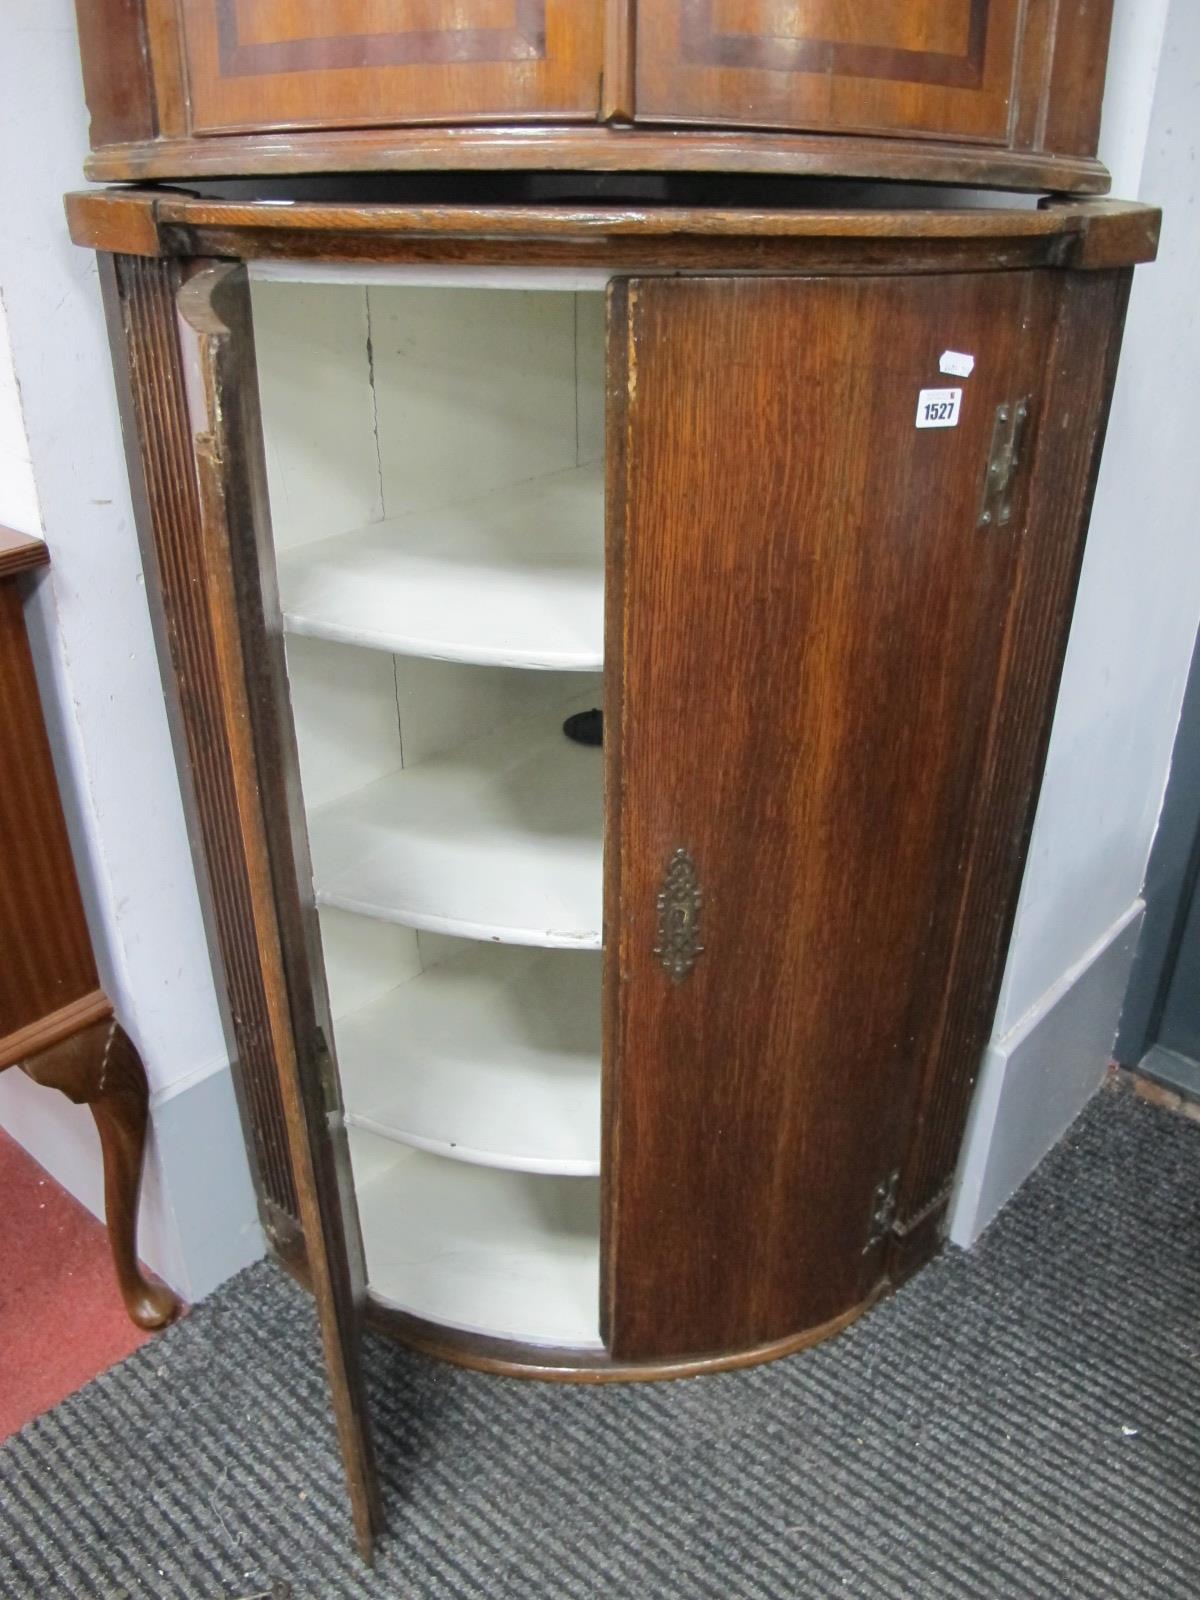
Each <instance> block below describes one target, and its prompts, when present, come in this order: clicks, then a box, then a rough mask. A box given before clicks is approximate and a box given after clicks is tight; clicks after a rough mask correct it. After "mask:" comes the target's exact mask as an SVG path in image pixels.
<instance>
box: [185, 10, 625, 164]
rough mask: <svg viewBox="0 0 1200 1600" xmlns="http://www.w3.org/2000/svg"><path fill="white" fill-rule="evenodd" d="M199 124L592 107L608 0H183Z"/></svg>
mask: <svg viewBox="0 0 1200 1600" xmlns="http://www.w3.org/2000/svg"><path fill="white" fill-rule="evenodd" d="M179 9H180V12H181V15H182V20H183V41H182V42H183V54H184V60H185V62H186V65H187V76H188V84H189V89H190V101H191V111H192V130H193V132H196V133H215V132H229V131H232V132H240V131H242V130H246V129H259V128H346V127H362V126H367V125H372V124H375V125H379V124H388V123H422V122H507V121H510V120H511V121H514V122H519V121H524V120H527V119H529V118H541V119H559V118H561V119H564V120H567V121H576V120H578V119H580V118H584V119H594V118H595V116H596V114H597V107H598V105H599V84H600V69H601V59H602V49H603V12H604V6H603V3H602V0H469V3H468V4H463V3H462V0H179Z"/></svg>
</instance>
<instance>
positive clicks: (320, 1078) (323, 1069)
mask: <svg viewBox="0 0 1200 1600" xmlns="http://www.w3.org/2000/svg"><path fill="white" fill-rule="evenodd" d="M313 1055H314V1056H315V1058H316V1066H317V1082H318V1083H319V1084H320V1086H321V1104H322V1106H323V1107H324V1109H325V1115H326V1116H327V1117H336V1116H338V1115H339V1114H340V1112H341V1109H342V1096H341V1091H340V1089H339V1088H338V1081H337V1068H336V1067H335V1065H334V1061H333V1052H332V1051H331V1050H330V1048H329V1045H328V1043H327V1041H326V1039H325V1030H324V1028H318V1029H317V1037H316V1047H315V1049H314V1051H313Z"/></svg>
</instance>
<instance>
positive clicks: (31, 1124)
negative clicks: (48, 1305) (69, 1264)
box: [0, 1063, 266, 1304]
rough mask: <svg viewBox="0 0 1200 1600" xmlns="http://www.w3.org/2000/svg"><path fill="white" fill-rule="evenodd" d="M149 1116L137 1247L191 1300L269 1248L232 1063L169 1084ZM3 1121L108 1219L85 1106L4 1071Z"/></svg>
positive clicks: (0, 1082) (0, 1089) (0, 1077)
mask: <svg viewBox="0 0 1200 1600" xmlns="http://www.w3.org/2000/svg"><path fill="white" fill-rule="evenodd" d="M150 1119H151V1130H150V1137H149V1139H148V1140H147V1145H146V1163H145V1170H144V1173H143V1177H142V1191H141V1201H140V1206H139V1213H138V1246H139V1253H140V1255H141V1257H142V1260H143V1261H145V1262H146V1264H147V1266H149V1267H150V1269H151V1270H152V1271H153V1272H156V1273H157V1274H158V1275H159V1277H161V1278H162V1279H164V1281H165V1282H167V1283H169V1284H170V1286H171V1288H172V1289H174V1290H175V1291H176V1293H177V1294H180V1295H182V1296H183V1298H184V1300H186V1301H187V1302H188V1303H189V1304H194V1303H195V1302H196V1301H197V1300H202V1299H203V1298H204V1297H205V1296H206V1295H209V1294H211V1293H212V1291H213V1290H214V1289H216V1288H218V1287H219V1286H220V1285H221V1284H222V1283H224V1282H225V1280H226V1279H227V1278H231V1277H232V1276H233V1275H234V1273H235V1272H240V1271H241V1270H242V1268H243V1267H248V1266H249V1265H250V1264H251V1263H252V1262H254V1261H257V1260H259V1259H260V1257H261V1256H262V1255H263V1254H264V1252H265V1250H266V1242H265V1240H264V1238H263V1232H262V1228H261V1227H260V1225H259V1221H258V1209H257V1206H256V1204H255V1199H254V1189H253V1186H252V1184H251V1182H250V1169H249V1165H248V1163H247V1159H246V1153H245V1147H244V1145H243V1143H242V1134H241V1125H240V1122H239V1120H238V1112H237V1104H236V1101H235V1099H234V1093H233V1080H232V1078H231V1076H230V1073H229V1069H228V1067H227V1066H225V1065H224V1064H223V1063H222V1064H221V1065H220V1066H218V1067H216V1068H215V1069H214V1070H212V1071H206V1072H203V1073H198V1074H195V1075H193V1076H192V1077H189V1078H187V1079H185V1080H184V1081H183V1082H181V1083H179V1084H176V1085H173V1086H172V1088H171V1089H170V1090H169V1091H167V1092H166V1093H165V1094H163V1095H161V1096H158V1097H155V1098H154V1099H152V1101H151V1105H150ZM0 1127H2V1128H4V1129H6V1130H7V1132H9V1133H10V1134H11V1135H12V1137H13V1138H14V1139H15V1140H16V1141H17V1143H18V1144H20V1145H22V1146H23V1147H24V1148H25V1149H26V1150H27V1151H28V1152H29V1154H30V1155H31V1156H32V1157H33V1159H34V1160H35V1161H36V1162H38V1164H39V1165H40V1166H42V1167H44V1168H45V1169H46V1171H47V1172H48V1173H49V1174H50V1176H51V1177H52V1178H53V1179H54V1180H55V1181H56V1182H57V1183H59V1184H61V1185H62V1187H63V1188H64V1189H66V1190H67V1192H68V1193H69V1194H72V1195H74V1197H75V1199H76V1200H78V1201H79V1202H80V1204H81V1205H84V1206H86V1207H87V1209H88V1210H89V1211H90V1212H92V1214H93V1215H94V1216H97V1217H99V1218H100V1219H101V1221H103V1219H104V1169H103V1164H102V1162H101V1159H100V1140H99V1138H98V1136H97V1134H96V1126H95V1123H94V1122H93V1121H92V1114H91V1112H90V1111H89V1110H88V1109H87V1107H86V1106H76V1105H72V1103H71V1102H70V1101H69V1100H67V1099H66V1098H65V1097H64V1096H63V1095H61V1094H58V1093H57V1092H54V1091H51V1090H49V1089H43V1088H40V1087H39V1086H38V1085H37V1084H34V1083H30V1081H29V1080H28V1078H26V1077H25V1075H24V1074H23V1073H22V1072H19V1071H18V1070H17V1069H16V1068H13V1069H12V1070H11V1071H9V1072H5V1073H0ZM113 1292H114V1294H115V1293H116V1290H115V1287H114V1291H113Z"/></svg>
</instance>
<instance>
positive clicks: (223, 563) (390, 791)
mask: <svg viewBox="0 0 1200 1600" xmlns="http://www.w3.org/2000/svg"><path fill="white" fill-rule="evenodd" d="M186 9H187V10H188V12H189V14H190V15H192V16H193V17H194V19H195V21H196V24H197V32H196V36H195V37H196V39H197V40H198V41H199V40H202V39H206V38H207V37H208V33H207V31H206V30H207V28H208V22H207V20H206V19H207V13H208V11H209V10H211V9H212V8H211V5H202V4H196V5H194V6H189V7H188V8H186ZM660 9H663V8H660ZM677 9H679V8H677ZM683 9H686V8H683ZM690 9H691V10H692V11H697V12H698V11H699V9H701V8H695V7H693V8H690ZM983 9H984V10H988V9H989V8H987V7H984V8H983ZM547 10H548V11H553V10H554V8H553V7H548V8H547ZM990 10H991V11H992V12H993V13H995V14H996V15H997V16H999V15H1001V14H1008V13H1011V12H1012V11H1013V10H1014V8H1013V7H1006V6H1003V5H997V4H993V5H992V7H991V8H990ZM989 37H990V36H989ZM388 70H398V69H390V68H389V69H388ZM69 212H70V218H71V225H72V229H73V233H74V237H75V238H76V240H77V241H78V242H79V243H81V244H85V245H91V246H93V247H95V248H96V249H97V250H98V251H99V252H100V260H101V267H102V278H103V282H104V285H105V290H106V295H107V302H108V311H109V316H110V320H111V330H112V338H113V347H114V351H115V357H116V367H117V374H118V385H119V389H120V392H121V395H122V399H123V404H124V411H125V420H126V428H127V440H128V449H129V462H130V468H131V472H132V475H133V480H134V484H135V490H136V497H137V499H138V502H139V505H140V519H141V527H142V537H143V541H144V549H145V560H146V567H147V577H148V581H149V586H150V590H151V594H152V597H153V604H154V609H155V612H156V616H157V624H158V629H159V636H160V644H161V650H162V656H163V661H164V666H165V671H166V677H167V679H168V682H169V692H170V694H171V696H172V698H173V701H174V715H175V724H176V732H177V739H178V749H179V753H180V765H181V772H182V777H183V781H184V785H185V789H186V790H187V793H188V796H189V804H190V809H191V814H192V817H193V821H194V833H195V840H196V844H197V849H198V853H199V857H200V860H201V864H202V868H203V875H204V878H205V881H206V884H207V888H208V894H209V898H210V901H211V924H212V931H213V938H214V942H215V946H216V950H217V952H218V954H219V957H220V962H221V965H222V967H223V971H224V974H225V986H226V991H227V995H228V1010H229V1019H230V1026H231V1031H232V1036H233V1039H234V1041H235V1043H236V1052H237V1056H238V1060H239V1063H240V1069H239V1072H240V1081H241V1085H242V1096H243V1101H244V1112H245V1121H246V1127H247V1131H248V1138H249V1140H250V1145H251V1149H252V1153H253V1156H254V1164H255V1168H256V1171H257V1173H258V1175H259V1184H260V1194H261V1202H262V1212H263V1217H264V1221H265V1224H266V1227H267V1231H268V1233H269V1235H270V1237H271V1239H272V1241H273V1243H274V1246H275V1248H276V1250H277V1252H278V1253H279V1254H280V1255H281V1256H282V1257H283V1258H284V1259H285V1261H287V1262H288V1263H290V1265H291V1266H292V1267H293V1269H294V1270H295V1271H296V1272H297V1273H298V1274H299V1275H300V1276H301V1277H302V1278H303V1279H304V1280H305V1281H306V1282H308V1283H309V1284H311V1286H312V1289H313V1291H314V1293H315V1296H316V1300H317V1304H318V1306H319V1308H320V1312H321V1316H322V1321H323V1327H324V1334H325V1348H326V1353H327V1357H328V1361H329V1368H330V1373H331V1379H332V1387H333V1393H334V1397H335V1402H336V1407H337V1414H338V1418H339V1423H340V1427H341V1433H342V1443H343V1447H344V1450H345V1454H346V1460H347V1466H348V1472H349V1479H350V1483H351V1487H352V1491H353V1502H354V1506H355V1511H356V1516H357V1519H358V1531H359V1535H360V1538H361V1539H362V1541H363V1543H364V1546H365V1545H367V1544H369V1540H370V1535H371V1531H372V1529H373V1528H374V1527H375V1526H377V1523H378V1514H379V1513H378V1497H377V1493H376V1490H375V1487H374V1474H373V1468H372V1465H371V1455H370V1443H369V1427H368V1421H367V1410H366V1406H365V1403H364V1397H363V1393H362V1378H361V1372H360V1361H359V1344H360V1339H361V1336H362V1332H363V1328H364V1326H365V1324H367V1323H368V1322H370V1323H372V1324H374V1325H375V1326H376V1327H378V1328H380V1329H383V1330H385V1331H387V1332H389V1333H391V1334H394V1335H395V1336H396V1337H398V1338H400V1339H402V1340H404V1341H406V1342H408V1343H410V1344H412V1345H414V1346H417V1347H419V1348H421V1349H423V1350H426V1351H430V1352H433V1353H435V1354H437V1355H440V1356H443V1357H446V1358H449V1359H451V1360H456V1361H460V1362H463V1363H466V1364H469V1365H473V1366H477V1367H485V1368H488V1369H491V1370H495V1371H501V1372H508V1373H518V1374H527V1375H532V1376H542V1377H553V1378H562V1379H578V1380H596V1381H599V1380H605V1379H620V1378H652V1377H659V1376H663V1377H666V1376H671V1375H675V1374H680V1373H694V1372H703V1371H707V1370H710V1369H713V1368H717V1367H722V1366H731V1365H736V1364H740V1363H747V1362H752V1361H760V1360H765V1359H768V1358H770V1357H773V1356H777V1355H780V1354H783V1353H785V1352H788V1351H794V1350H797V1349H799V1348H800V1347H802V1346H804V1345H807V1344H811V1343H813V1342H815V1341H817V1340H819V1339H822V1338H824V1337H826V1336H827V1335H829V1334H832V1333H834V1332H836V1331H837V1330H838V1329H840V1328H841V1327H843V1326H844V1325H845V1324H847V1323H848V1322H850V1321H851V1320H852V1319H853V1318H855V1317H857V1316H859V1315H860V1314H861V1313H862V1312H863V1311H864V1310H865V1309H866V1308H867V1307H869V1306H870V1305H871V1304H872V1302H873V1301H874V1300H875V1299H876V1298H877V1297H878V1296H879V1295H880V1294H882V1293H884V1292H886V1291H887V1290H888V1289H889V1288H890V1287H892V1286H894V1285H896V1284H897V1283H899V1282H900V1281H902V1280H903V1279H904V1278H905V1277H906V1276H907V1275H908V1274H910V1273H912V1272H913V1271H914V1270H915V1269H916V1268H918V1267H919V1266H920V1265H921V1264H922V1263H924V1262H925V1261H927V1260H928V1259H929V1258H930V1257H931V1255H933V1253H934V1252H935V1251H936V1250H937V1249H938V1246H939V1242H940V1239H941V1230H942V1224H943V1219H944V1216H945V1210H946V1205H947V1200H948V1196H949V1191H950V1185H951V1181H952V1178H953V1174H954V1170H955V1163H956V1159H957V1156H958V1152H959V1146H960V1141H961V1138H962V1132H963V1127H964V1121H965V1118H966V1114H967V1109H968V1103H969V1100H970V1096H971V1090H972V1084H973V1081H974V1077H975V1073H976V1068H977V1065H978V1063H979V1060H980V1057H981V1052H982V1050H983V1046H984V1043H985V1040H986V1038H987V1034H988V1030H989V1027H990V1022H991V1018H992V1015H993V1011H994V1007H995V1002H996V997H997V991H998V987H999V982H1000V977H1001V969H1002V964H1003V960H1004V953H1005V946H1006V941H1007V938H1008V933H1009V929H1010V923H1011V919H1012V916H1013V911H1014V906H1015V900H1016V895H1017V891H1018V886H1019V883H1020V878H1021V871H1022V864H1023V859H1024V854H1025V849H1026V843H1027V840H1028V836H1029V830H1030V826H1031V821H1032V817H1033V810H1034V804H1035V801H1036V797H1037V791H1038V784H1039V779H1040V774H1041V770H1042V763H1043V759H1044V753H1045V749H1046V743H1047V739H1048V734H1049V728H1050V722H1051V716H1052V711H1053V707H1054V701H1055V694H1056V689H1057V684H1058V678H1059V671H1060V666H1061V662H1062V658H1063V652H1064V648H1065V644H1066V639H1067V633H1068V628H1069V624H1070V618H1071V609H1072V602H1073V596H1074V590H1075V584H1076V578H1077V574H1078V571H1079V565H1080V559H1081V556H1082V551H1083V545H1084V536H1085V531H1086V528H1087V523H1088V515H1089V509H1090V503H1091V498H1092V493H1093V488H1094V484H1095V481H1096V473H1097V468H1098V463H1099V459H1100V451H1101V443H1102V439H1103V435H1104V428H1105V421H1106V416H1107V411H1108V405H1109V396H1110V393H1111V389H1112V384H1113V377H1114V372H1115V368H1116V363H1117V353H1118V347H1119V344H1120V338H1121V329H1122V322H1123V317H1124V310H1125V304H1126V297H1127V293H1128V289H1129V283H1130V277H1131V270H1132V267H1133V265H1134V264H1135V263H1137V262H1141V261H1148V260H1150V259H1152V257H1153V255H1154V252H1155V248H1156V241H1157V233H1158V223H1159V217H1158V213H1157V212H1155V211H1153V210H1150V209H1147V208H1144V207H1138V206H1129V205H1118V204H1109V203H1105V202H1095V203H1092V202H1082V203H1075V202H1065V203H1052V204H1047V205H1044V206H1043V207H1042V208H1041V209H1029V208H1020V209H1016V208H1014V209H979V210H940V211H932V210H930V211H919V210H918V211H914V210H908V211H893V212H887V211H878V210H855V209H844V208H843V209H831V210H819V209H810V210H776V211H772V210H765V211H762V210H754V209H751V208H749V207H742V208H739V209H732V210H723V209H720V208H719V207H713V206H709V207H706V208H703V209H697V210H691V209H687V208H680V207H672V206H662V207H647V208H644V209H638V208H636V207H629V206H623V207H622V206H615V205H614V206H608V207H606V206H603V205H597V204H589V205H587V206H584V205H577V206H554V205H550V204H541V205H515V204H514V205H492V206H476V207H470V206H466V205H461V206H456V205H454V204H430V205H420V204H411V203H409V204H400V203H394V202H393V203H389V202H384V201H380V202H377V203H352V202H349V201H340V200H336V199H333V200H327V201H323V202H314V201H310V200H305V199H303V198H297V197H295V196H293V197H292V198H290V199H284V200H282V201H281V200H280V199H279V198H276V199H275V200H273V201H269V200H261V201H245V200H240V199H236V198H225V199H222V198H217V197H212V196H210V197H199V196H192V197H189V196H186V195H182V194H178V193H175V194H173V193H169V192H164V191H157V192H152V191H146V192H138V191H136V190H133V191H129V190H125V191H113V192H107V193H91V194H83V195H77V196H73V197H72V198H71V200H70V202H69ZM601 713H602V714H601Z"/></svg>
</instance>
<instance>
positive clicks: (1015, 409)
mask: <svg viewBox="0 0 1200 1600" xmlns="http://www.w3.org/2000/svg"><path fill="white" fill-rule="evenodd" d="M1028 421H1029V401H1028V399H1024V400H1006V401H1005V402H1004V404H1003V405H1000V406H997V407H996V423H995V426H994V428H993V429H992V448H991V451H990V452H989V454H988V464H987V477H986V479H985V480H984V485H983V506H982V508H981V510H980V513H979V526H980V527H981V528H1003V527H1006V526H1007V525H1008V523H1010V522H1011V521H1012V508H1013V484H1014V482H1015V480H1016V476H1017V468H1018V467H1019V466H1020V465H1021V447H1022V445H1023V443H1024V440H1025V424H1026V423H1027V422H1028Z"/></svg>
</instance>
